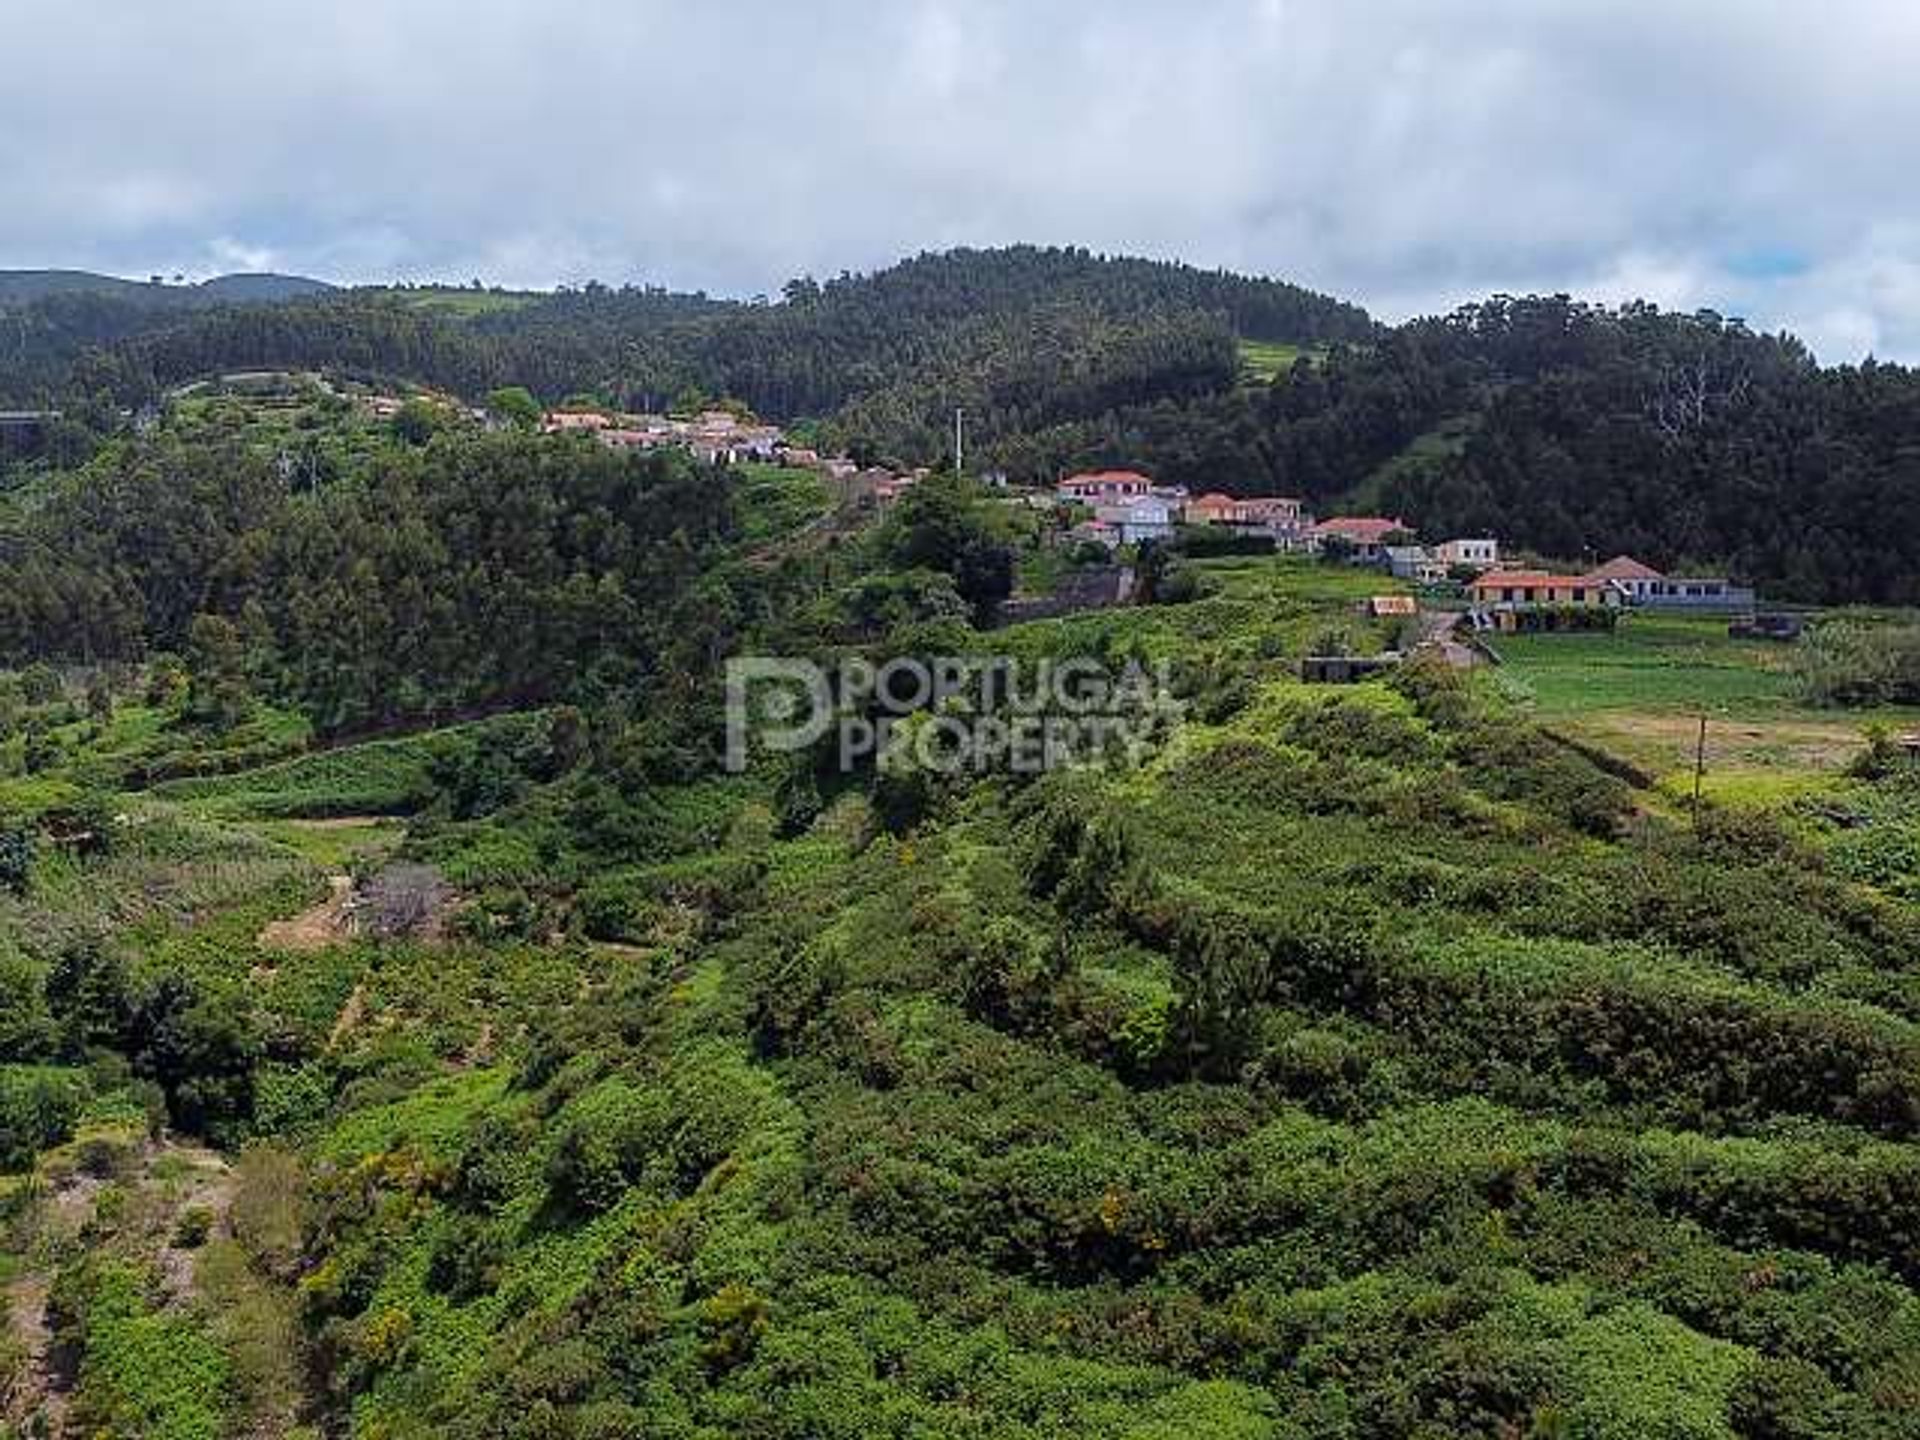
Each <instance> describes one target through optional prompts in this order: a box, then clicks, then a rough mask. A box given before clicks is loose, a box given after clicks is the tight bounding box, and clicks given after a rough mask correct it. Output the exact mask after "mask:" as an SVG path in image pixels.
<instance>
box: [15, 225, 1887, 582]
mask: <svg viewBox="0 0 1920 1440" xmlns="http://www.w3.org/2000/svg"><path fill="white" fill-rule="evenodd" d="M243 278H244V277H234V279H233V281H232V283H233V284H239V283H240V282H241V280H242V279H243ZM248 283H253V282H248ZM132 288H133V289H134V290H140V289H142V288H143V287H138V286H135V287H132ZM161 293H162V294H165V295H169V296H172V295H178V294H184V293H192V294H196V295H197V294H199V293H200V292H199V291H193V292H182V291H175V290H173V289H171V288H169V289H167V290H165V291H163V292H161ZM229 293H231V292H230V291H229ZM1249 356H1258V357H1261V359H1260V363H1259V365H1258V366H1254V367H1253V368H1249V361H1248V358H1247V357H1249ZM1276 357H1284V359H1285V360H1286V362H1287V363H1281V362H1280V359H1278V358H1276ZM1303 359H1304V361H1305V363H1301V362H1302V360H1303ZM253 367H289V368H298V369H324V368H330V367H338V368H344V369H346V370H348V371H351V372H354V373H359V374H373V375H385V376H388V377H391V378H392V379H393V380H395V381H396V382H404V381H415V382H421V383H426V384H431V385H435V386H439V387H442V388H445V389H448V390H451V391H453V392H455V393H458V394H461V395H465V396H467V397H470V398H478V397H480V396H483V395H484V394H486V393H487V392H488V391H490V390H491V389H493V388H495V387H497V386H501V385H509V384H520V385H525V386H527V387H529V388H530V389H531V390H533V392H534V393H535V394H536V395H538V396H540V397H542V398H544V399H545V400H547V401H549V402H556V401H559V400H561V399H564V398H566V397H569V396H575V395H593V396H598V397H601V398H602V399H603V400H604V401H606V402H607V403H610V404H612V405H615V406H618V407H625V408H630V409H661V408H665V407H667V406H669V405H673V404H680V405H683V406H692V407H697V406H698V405H699V404H701V403H704V402H705V401H707V400H711V399H714V398H718V397H723V396H724V397H732V398H734V399H737V400H738V401H740V402H742V403H744V404H746V405H748V406H749V407H750V408H752V409H754V410H756V411H758V412H759V413H761V414H763V415H766V416H769V417H771V418H774V419H777V420H781V421H786V422H795V421H806V422H808V423H809V424H810V425H812V426H813V427H814V429H813V431H812V433H814V434H816V435H817V437H818V438H819V439H820V440H821V441H822V443H825V444H827V445H829V446H833V447H838V448H843V449H847V450H851V451H852V452H854V453H856V454H860V455H865V456H874V457H885V458H891V459H894V460H896V461H898V462H900V463H903V464H909V465H910V464H914V463H922V464H924V463H931V462H936V461H938V460H940V459H941V457H943V456H944V455H945V454H946V453H947V447H948V445H949V443H950V441H949V436H950V433H951V424H952V417H953V412H954V411H955V410H956V409H962V410H964V411H966V413H967V415H968V434H969V437H970V444H971V448H972V450H973V453H974V455H975V456H976V458H977V459H978V461H979V463H980V464H981V465H982V466H983V467H991V468H997V469H1002V470H1005V471H1006V472H1008V473H1009V474H1010V475H1011V476H1013V477H1014V478H1015V479H1027V480H1045V479H1049V478H1052V477H1055V476H1057V475H1059V474H1060V473H1062V472H1065V471H1069V470H1072V469H1075V468H1086V467H1098V466H1134V467H1139V468H1143V469H1146V470H1148V471H1150V472H1152V473H1153V474H1154V475H1156V476H1157V477H1158V478H1160V479H1162V480H1164V481H1166V482H1168V483H1175V484H1183V485H1186V486H1188V487H1189V488H1191V489H1193V490H1196V491H1199V490H1225V491H1227V492H1229V493H1235V494H1293V495H1299V496H1301V497H1303V498H1305V499H1306V500H1307V501H1309V502H1310V503H1311V504H1313V505H1314V506H1316V507H1318V508H1320V509H1322V510H1323V511H1324V510H1331V509H1336V508H1339V507H1341V506H1349V505H1354V504H1359V505H1363V506H1365V507H1367V508H1378V509H1382V510H1389V511H1393V512H1396V513H1400V514H1404V515H1405V516H1406V517H1407V518H1408V519H1409V520H1410V521H1412V522H1413V523H1414V524H1415V525H1416V526H1418V527H1419V528H1420V529H1422V530H1423V531H1425V532H1427V533H1429V534H1432V535H1442V534H1447V533H1452V532H1464V531H1470V530H1471V531H1481V530H1485V531H1490V532H1492V533H1494V534H1497V535H1499V536H1500V537H1501V538H1502V539H1504V540H1505V541H1506V542H1507V543H1508V545H1509V546H1510V547H1513V548H1525V549H1532V550H1535V551H1538V552H1542V553H1545V554H1549V555H1558V556H1563V557H1568V558H1577V557H1579V556H1582V555H1585V554H1589V553H1595V554H1599V553H1617V552H1631V553H1635V554H1640V555H1643V556H1644V557H1645V558H1647V559H1648V560H1650V561H1652V562H1653V563H1655V564H1658V565H1662V566H1668V567H1682V568H1684V567H1686V566H1688V565H1700V566H1703V567H1706V568H1721V569H1725V568H1731V569H1732V570H1733V571H1734V572H1735V573H1736V574H1737V575H1738V576H1739V577H1740V578H1742V579H1745V580H1748V581H1751V582H1754V583H1756V584H1758V585H1760V586H1761V587H1763V588H1764V589H1767V590H1768V591H1770V592H1773V593H1775V594H1777V595H1779V596H1781V597H1783V598H1789V599H1797V600H1803V601H1824V602H1837V601H1858V602H1866V603H1875V604H1887V603H1895V604H1904V603H1913V602H1915V601H1916V600H1920V580H1917V579H1916V578H1915V577H1916V576H1920V548H1916V547H1920V523H1916V521H1917V520H1920V509H1916V507H1917V506H1920V472H1917V471H1916V469H1915V465H1916V461H1915V458H1914V457H1915V455H1916V454H1920V378H1916V375H1915V373H1914V372H1912V371H1910V370H1908V369H1905V368H1903V367H1899V366H1889V365H1876V364H1872V363H1869V364H1867V365H1865V366H1859V367H1839V368H1823V367H1820V366H1818V365H1816V364H1815V363H1814V361H1813V360H1812V358H1811V357H1810V356H1809V355H1808V354H1807V352H1806V350H1805V348H1804V347H1803V346H1801V345H1799V343H1798V342H1797V341H1795V340H1793V339H1792V338H1791V337H1788V336H1766V335H1758V334H1755V333H1753V332H1751V331H1749V330H1747V329H1746V328H1745V327H1744V326H1743V325H1741V324H1740V323H1739V322H1737V321H1728V320H1726V319H1723V318H1722V317H1720V316H1718V315H1712V314H1700V315H1680V314H1669V313H1663V312H1661V311H1659V310H1657V309H1656V308H1654V307H1652V306H1648V305H1639V304H1636V305H1629V306H1626V307H1624V308H1621V309H1618V310H1608V309H1605V308H1602V307H1596V306H1591V305H1586V304H1582V303H1579V302H1575V301H1572V300H1570V299H1568V298H1567V297H1565V296H1536V297H1522V298H1510V297H1499V298H1496V299H1494V300H1490V301H1487V302H1484V303H1482V304H1479V305H1472V306H1468V307H1465V308H1463V309H1462V310H1460V311H1459V312H1457V313H1456V314H1453V315H1450V316H1445V317H1437V318H1431V319H1422V320H1416V321H1413V322H1410V323H1408V324H1405V325H1401V326H1397V327H1393V328H1385V327H1380V326H1377V325H1375V324H1374V323H1373V322H1372V321H1371V320H1369V319H1368V318H1367V316H1366V315H1365V313H1364V312H1363V311H1360V310H1359V309H1357V308H1356V307H1353V306H1351V305H1347V304H1344V303H1342V302H1339V301H1336V300H1333V299H1330V298H1328V297H1325V296H1319V295H1315V294H1312V293H1311V292H1308V291H1305V290H1302V289H1300V288H1298V287H1296V286H1291V285H1287V284H1284V283H1280V282H1276V281H1271V280H1262V279H1255V278H1249V277H1240V276H1233V275H1227V274H1222V273H1217V272H1207V271H1200V270H1196V269H1192V268H1190V267H1185V266H1180V265H1175V264H1167V263H1162V262H1154V261H1144V260H1131V259H1124V258H1112V257H1103V256H1096V255H1092V254H1090V253H1088V252H1086V251H1080V250H1070V249H1040V248H1036V247H1013V248H1010V249H1006V250H998V251H953V252H949V253H946V254H938V255H923V256H919V257H916V258H914V259H911V260H907V261H904V262H902V263H901V264H899V265H896V266H893V267H890V268H888V269H885V270H881V271H878V272H875V273H874V274H871V275H843V276H840V277H837V278H835V279H832V280H829V281H827V282H825V283H817V282H815V281H812V280H807V279H802V280H796V281H793V282H791V283H790V284H789V285H788V286H787V287H786V288H785V290H784V291H783V293H782V295H781V297H780V299H779V300H778V301H777V302H775V303H771V304H768V303H760V302H755V303H742V302H739V301H731V300H721V299H715V298H712V297H709V296H705V295H687V294H675V293H672V292H668V291H665V290H659V289H647V288H627V289H619V290H615V289H610V288H608V287H605V286H599V285H589V286H587V287H584V288H582V289H578V290H567V291H562V292H560V293H557V294H553V295H547V296H529V295H509V294H505V293H501V292H490V291H484V290H482V291H475V290H472V289H465V290H461V289H453V288H447V287H440V288H436V287H424V288H420V289H407V288H403V289H393V290H361V291H348V292H339V293H335V294H323V295H317V296H307V297H305V298H300V299H296V300H293V301H291V302H287V303H263V304H258V305H248V306H245V307H240V306H229V305H224V304H222V305H217V306H213V307H211V308H198V307H193V306H190V307H188V308H185V309H182V310H177V311H176V310H175V309H173V308H168V307H161V308H154V307H150V306H147V305H144V304H140V303H136V302H134V301H130V300H125V299H116V298H112V297H110V296H106V295H95V294H88V293H74V294H66V295H53V296H48V297H46V298H43V299H41V300H38V301H35V302H32V303H30V304H26V305H24V306H22V307H20V308H18V309H17V310H16V311H15V312H14V313H13V315H12V317H11V319H10V323H9V324H8V325H7V326H5V327H0V401H10V402H13V403H18V404H41V403H48V402H51V401H53V400H57V399H60V398H61V397H62V396H65V397H66V398H67V401H68V403H69V405H70V406H74V407H75V408H80V406H81V403H82V402H83V401H84V402H85V403H87V404H90V406H91V407H92V413H93V414H94V415H95V416H96V417H97V419H96V421H95V423H96V425H98V426H100V427H102V428H106V427H108V426H110V423H111V422H110V418H109V416H110V413H111V412H110V409H109V410H106V411H104V412H103V410H102V409H101V407H103V406H107V407H110V406H113V405H118V406H123V407H124V406H135V405H140V404H144V403H149V402H151V401H153V400H154V399H155V398H156V397H157V396H159V395H160V394H161V393H163V392H164V391H166V390H167V389H169V388H171V387H173V386H176V385H178V384H180V383H183V382H185V381H188V380H193V379H198V378H201V377H204V376H205V375H208V374H210V373H216V372H218V371H220V370H222V369H234V368H253Z"/></svg>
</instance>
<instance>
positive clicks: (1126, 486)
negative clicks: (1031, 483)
mask: <svg viewBox="0 0 1920 1440" xmlns="http://www.w3.org/2000/svg"><path fill="white" fill-rule="evenodd" d="M1152 492H1153V482H1152V481H1151V480H1149V479H1148V478H1147V477H1146V476H1144V475H1142V474H1140V473H1139V472H1138V471H1137V470H1090V471H1086V472H1083V473H1081V474H1079V475H1069V476H1068V477H1067V478H1066V479H1064V480H1062V481H1061V482H1060V483H1059V484H1058V485H1057V486H1055V487H1054V493H1055V494H1056V495H1058V496H1059V497H1060V498H1061V499H1062V500H1070V501H1076V502H1078V503H1079V504H1082V505H1119V504H1122V503H1124V502H1125V501H1128V500H1137V499H1141V498H1142V497H1144V496H1147V495H1150V494H1151V493H1152Z"/></svg>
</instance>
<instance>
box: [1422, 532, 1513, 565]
mask: <svg viewBox="0 0 1920 1440" xmlns="http://www.w3.org/2000/svg"><path fill="white" fill-rule="evenodd" d="M1433 558H1434V559H1436V560H1438V561H1439V562H1440V563H1441V564H1442V565H1444V566H1446V567H1447V569H1449V570H1451V569H1453V568H1454V567H1456V566H1458V567H1460V568H1462V569H1473V570H1492V569H1495V568H1496V567H1497V566H1498V565H1499V564H1500V542H1499V541H1498V540H1494V539H1491V538H1487V537H1481V538H1479V539H1471V540H1442V541H1441V542H1440V543H1439V544H1438V545H1436V546H1434V547H1433Z"/></svg>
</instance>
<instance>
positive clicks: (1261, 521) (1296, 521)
mask: <svg viewBox="0 0 1920 1440" xmlns="http://www.w3.org/2000/svg"><path fill="white" fill-rule="evenodd" d="M1304 519H1305V515H1304V512H1303V510H1302V508H1301V504H1300V501H1298V500H1297V499H1295V498H1294V497H1293V496H1291V495H1250V496H1247V497H1245V498H1244V499H1240V500H1236V501H1234V502H1233V513H1232V514H1231V515H1230V516H1229V517H1228V520H1227V523H1228V524H1229V525H1258V526H1262V527H1265V528H1267V529H1270V530H1298V529H1301V528H1302V526H1303V522H1304Z"/></svg>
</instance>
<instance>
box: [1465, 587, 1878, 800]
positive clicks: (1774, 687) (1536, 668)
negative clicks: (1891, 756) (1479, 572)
mask: <svg viewBox="0 0 1920 1440" xmlns="http://www.w3.org/2000/svg"><path fill="white" fill-rule="evenodd" d="M1493 644H1494V646H1495V648H1496V649H1498V651H1499V652H1500V655H1501V656H1502V658H1503V659H1504V660H1505V661H1506V664H1505V665H1504V666H1502V667H1501V668H1500V669H1499V670H1498V671H1496V672H1494V682H1493V683H1496V684H1499V685H1501V686H1503V687H1505V688H1506V689H1508V690H1509V691H1510V692H1511V693H1513V694H1514V695H1515V696H1516V697H1517V698H1519V699H1521V700H1522V701H1523V702H1524V703H1526V704H1528V705H1530V706H1531V707H1532V708H1533V710H1534V713H1535V714H1536V715H1538V716H1539V718H1540V719H1541V720H1542V721H1544V722H1545V723H1547V724H1548V725H1549V726H1551V727H1553V728H1554V729H1556V730H1559V731H1560V732H1562V733H1564V734H1567V735H1571V736H1574V737H1576V738H1578V739H1580V740H1583V741H1586V742H1588V743H1590V744H1594V745H1597V746H1599V747H1600V748H1601V749H1603V750H1606V751H1608V752H1609V753H1611V754H1614V755H1618V756H1620V757H1621V758H1623V759H1626V760H1629V761H1631V762H1633V763H1634V764H1636V765H1638V766H1640V767H1642V768H1643V769H1645V770H1646V771H1647V772H1648V773H1650V774H1652V775H1655V776H1658V777H1661V778H1662V779H1663V782H1664V783H1665V785H1666V788H1668V789H1670V790H1672V789H1673V787H1675V786H1680V787H1681V788H1682V789H1685V790H1686V791H1688V792H1690V791H1691V787H1692V779H1691V777H1692V769H1693V761H1694V752H1695V747H1696V746H1697V745H1698V744H1699V740H1700V729H1699V719H1700V717H1701V716H1703V715H1704V716H1705V717H1706V718H1707V740H1706V761H1707V780H1706V787H1707V790H1708V792H1709V793H1710V794H1716V795H1718V796H1719V797H1720V798H1723V799H1737V800H1741V801H1748V802H1754V803H1770V802H1774V801H1779V800H1782V799H1785V798H1790V797H1791V796H1793V795H1796V794H1799V793H1801V792H1802V791H1803V790H1804V789H1805V787H1806V785H1807V784H1808V783H1817V782H1818V781H1819V780H1820V779H1821V778H1822V777H1827V778H1830V777H1832V776H1833V775H1834V774H1836V773H1837V772H1838V771H1839V770H1841V769H1842V768H1843V767H1844V766H1845V765H1846V763H1847V762H1848V761H1849V760H1850V759H1851V758H1852V757H1853V756H1854V755H1856V754H1857V753H1858V752H1859V750H1860V748H1861V746H1862V744H1863V743H1864V738H1865V732H1866V729H1867V727H1868V726H1869V725H1870V724H1874V723H1880V724H1886V725H1890V726H1893V727H1896V728H1903V729H1904V728H1911V727H1912V725H1913V724H1914V723H1915V716H1914V714H1913V712H1911V711H1900V710H1893V709H1879V710H1838V709H1820V708H1817V707H1815V706H1812V705H1809V704H1808V703H1807V702H1806V701H1805V700H1803V699H1802V698H1801V696H1800V693H1799V688H1798V686H1797V684H1796V681H1795V677H1794V674H1793V649H1792V647H1791V646H1786V645H1778V644H1770V643H1768V642H1765V641H1755V640H1734V639H1731V638H1730V637H1729V636H1728V635H1727V629H1726V620H1725V619H1724V618H1709V617H1706V616H1680V615H1674V616H1664V615H1647V614H1638V615H1629V616H1626V617H1624V618H1623V619H1622V620H1621V622H1620V628H1619V629H1618V630H1616V631H1614V632H1613V633H1612V634H1587V635H1579V634H1575V635H1509V636H1500V637H1498V638H1496V639H1495V640H1494V641H1493ZM1683 782H1684V783H1683ZM1674 793H1676V794H1677V793H1679V792H1678V791H1677V790H1675V791H1674Z"/></svg>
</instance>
